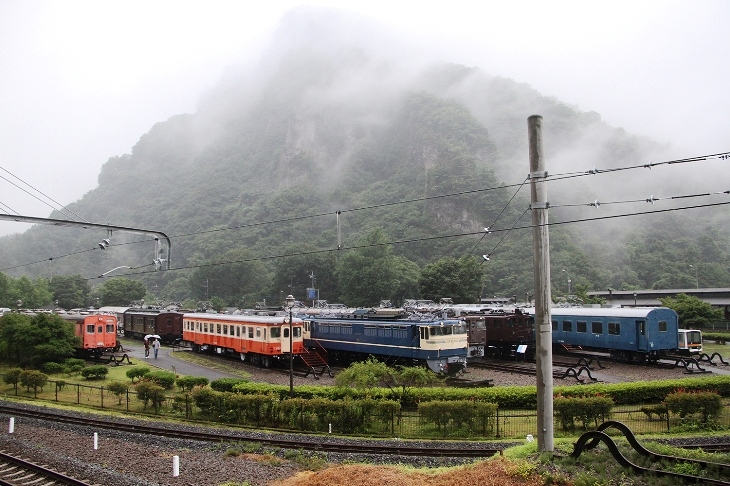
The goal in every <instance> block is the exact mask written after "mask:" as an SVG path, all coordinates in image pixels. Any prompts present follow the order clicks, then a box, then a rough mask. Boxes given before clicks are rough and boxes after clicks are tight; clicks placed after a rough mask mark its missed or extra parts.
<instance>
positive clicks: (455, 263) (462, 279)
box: [420, 256, 484, 304]
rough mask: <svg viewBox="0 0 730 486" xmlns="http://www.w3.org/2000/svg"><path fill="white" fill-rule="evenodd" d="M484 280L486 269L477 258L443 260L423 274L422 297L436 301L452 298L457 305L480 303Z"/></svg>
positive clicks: (427, 268)
mask: <svg viewBox="0 0 730 486" xmlns="http://www.w3.org/2000/svg"><path fill="white" fill-rule="evenodd" d="M483 279H484V269H483V268H481V266H480V261H479V260H478V259H477V258H475V257H473V256H463V257H461V258H458V259H457V258H442V259H440V260H439V261H437V262H436V263H432V264H430V265H426V267H425V268H424V269H423V271H422V272H421V281H420V289H421V296H422V297H423V298H424V299H432V300H435V301H438V299H440V298H442V297H450V298H452V299H453V301H454V303H455V304H468V303H473V302H478V301H479V297H480V294H481V291H482V287H483V282H482V281H483Z"/></svg>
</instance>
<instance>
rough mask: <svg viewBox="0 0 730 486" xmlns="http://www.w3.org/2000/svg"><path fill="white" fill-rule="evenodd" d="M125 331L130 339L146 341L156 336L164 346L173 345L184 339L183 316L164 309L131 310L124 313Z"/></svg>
mask: <svg viewBox="0 0 730 486" xmlns="http://www.w3.org/2000/svg"><path fill="white" fill-rule="evenodd" d="M123 330H124V336H125V337H128V338H132V339H144V337H145V336H147V335H149V334H152V335H155V334H156V335H158V336H160V342H162V343H163V344H173V343H175V342H179V341H180V340H181V339H182V335H183V314H182V313H181V312H174V311H169V310H164V309H142V308H129V309H127V310H126V311H124V325H123Z"/></svg>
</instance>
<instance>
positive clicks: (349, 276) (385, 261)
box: [335, 229, 398, 307]
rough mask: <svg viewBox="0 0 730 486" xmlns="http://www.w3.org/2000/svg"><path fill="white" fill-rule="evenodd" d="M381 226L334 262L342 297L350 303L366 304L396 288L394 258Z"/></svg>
mask: <svg viewBox="0 0 730 486" xmlns="http://www.w3.org/2000/svg"><path fill="white" fill-rule="evenodd" d="M386 241H387V240H386V237H385V234H384V233H383V231H382V230H380V229H375V230H373V231H371V232H370V233H368V234H367V235H366V236H365V237H364V238H363V239H362V240H361V241H360V244H359V246H360V248H358V249H356V250H352V251H350V252H348V253H346V254H345V255H343V257H342V258H341V259H340V261H339V262H338V263H337V269H336V272H335V273H336V275H337V284H338V286H339V288H340V292H341V293H340V296H341V299H342V300H343V301H344V302H346V303H347V304H348V305H351V306H359V307H367V306H372V305H376V304H377V303H378V302H380V301H381V300H383V299H390V298H391V297H392V295H393V294H394V293H395V292H396V290H397V289H398V275H397V274H396V265H395V258H394V257H393V255H392V253H391V249H390V246H389V245H387V244H386Z"/></svg>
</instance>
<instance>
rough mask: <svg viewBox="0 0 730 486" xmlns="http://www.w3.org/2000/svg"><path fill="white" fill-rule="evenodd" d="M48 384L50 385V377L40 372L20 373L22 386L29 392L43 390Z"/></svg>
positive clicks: (28, 371) (27, 371) (26, 371)
mask: <svg viewBox="0 0 730 486" xmlns="http://www.w3.org/2000/svg"><path fill="white" fill-rule="evenodd" d="M46 383H48V375H46V374H44V373H41V372H40V371H38V370H23V372H22V373H20V385H21V386H24V387H25V388H26V389H27V390H28V391H30V390H33V391H34V392H37V391H38V389H41V390H43V387H44V386H46Z"/></svg>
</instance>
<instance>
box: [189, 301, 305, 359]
mask: <svg viewBox="0 0 730 486" xmlns="http://www.w3.org/2000/svg"><path fill="white" fill-rule="evenodd" d="M183 341H184V342H187V343H189V344H190V346H191V347H192V349H193V351H196V352H202V351H210V352H213V353H217V354H230V355H234V354H238V355H239V357H240V358H241V360H242V361H249V362H251V363H253V364H260V365H262V366H265V367H269V366H271V365H273V364H274V363H275V362H276V361H278V360H281V359H283V358H284V357H286V358H287V361H288V357H289V354H290V353H291V352H293V353H294V354H295V355H296V354H301V353H302V352H303V351H304V342H303V339H302V320H301V319H297V318H294V319H293V322H292V323H291V325H290V323H289V317H288V316H284V315H281V316H246V315H229V314H207V313H191V314H184V315H183Z"/></svg>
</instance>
